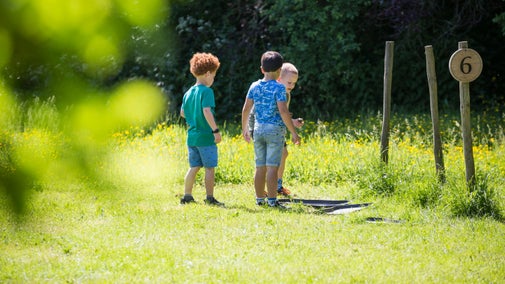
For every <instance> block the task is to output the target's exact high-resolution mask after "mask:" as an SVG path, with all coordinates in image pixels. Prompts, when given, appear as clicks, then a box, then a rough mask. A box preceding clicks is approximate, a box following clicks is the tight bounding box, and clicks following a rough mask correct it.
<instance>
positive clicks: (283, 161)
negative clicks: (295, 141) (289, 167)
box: [277, 147, 289, 179]
mask: <svg viewBox="0 0 505 284" xmlns="http://www.w3.org/2000/svg"><path fill="white" fill-rule="evenodd" d="M288 154H289V153H288V148H287V147H284V148H283V149H282V157H281V164H280V165H279V170H278V171H277V178H278V179H280V178H282V176H283V175H284V168H285V167H286V159H287V158H288Z"/></svg>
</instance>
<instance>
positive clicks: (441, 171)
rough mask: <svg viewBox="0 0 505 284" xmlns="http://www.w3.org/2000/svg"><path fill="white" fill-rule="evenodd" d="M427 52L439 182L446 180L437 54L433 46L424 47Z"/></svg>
mask: <svg viewBox="0 0 505 284" xmlns="http://www.w3.org/2000/svg"><path fill="white" fill-rule="evenodd" d="M424 51H425V54H426V76H427V77H428V87H429V90H430V110H431V122H432V126H433V153H434V155H435V169H436V172H437V177H438V180H439V182H445V167H444V156H443V152H442V139H441V138H440V122H439V117H438V86H437V73H436V71H435V56H434V55H433V47H432V46H431V45H427V46H425V47H424Z"/></svg>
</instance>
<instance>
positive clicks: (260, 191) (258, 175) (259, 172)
mask: <svg viewBox="0 0 505 284" xmlns="http://www.w3.org/2000/svg"><path fill="white" fill-rule="evenodd" d="M266 172H267V167H265V166H263V167H256V172H255V173H254V189H255V190H256V197H265V179H266Z"/></svg>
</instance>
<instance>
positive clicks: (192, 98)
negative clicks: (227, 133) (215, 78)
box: [181, 85, 216, 147]
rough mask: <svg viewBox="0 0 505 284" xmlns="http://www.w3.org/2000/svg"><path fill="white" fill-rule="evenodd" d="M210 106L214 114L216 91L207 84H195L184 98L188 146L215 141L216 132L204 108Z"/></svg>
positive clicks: (202, 144) (198, 145) (209, 143)
mask: <svg viewBox="0 0 505 284" xmlns="http://www.w3.org/2000/svg"><path fill="white" fill-rule="evenodd" d="M206 107H210V109H211V111H212V114H213V115H214V114H215V113H214V108H215V107H216V104H215V101H214V91H213V90H212V89H211V88H209V87H207V86H205V85H194V86H193V87H191V88H190V89H189V90H188V91H187V92H186V93H185V94H184V97H183V99H182V106H181V109H182V110H183V111H184V116H185V117H186V123H187V124H188V137H187V141H186V142H187V144H188V146H197V147H200V146H211V145H214V144H216V143H215V142H214V134H212V129H211V128H210V126H209V124H208V123H207V120H206V119H205V116H204V115H203V109H204V108H206Z"/></svg>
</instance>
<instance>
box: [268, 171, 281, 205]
mask: <svg viewBox="0 0 505 284" xmlns="http://www.w3.org/2000/svg"><path fill="white" fill-rule="evenodd" d="M278 168H279V167H267V190H268V197H270V198H274V197H277V170H278Z"/></svg>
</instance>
